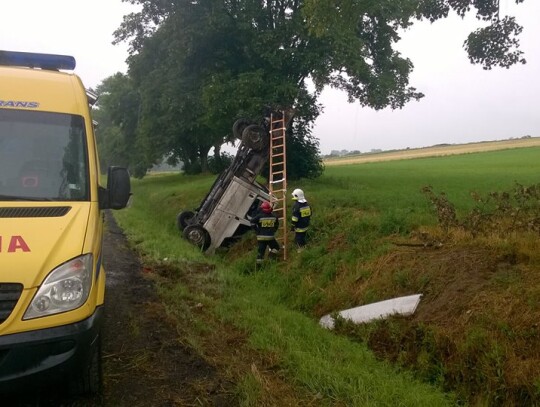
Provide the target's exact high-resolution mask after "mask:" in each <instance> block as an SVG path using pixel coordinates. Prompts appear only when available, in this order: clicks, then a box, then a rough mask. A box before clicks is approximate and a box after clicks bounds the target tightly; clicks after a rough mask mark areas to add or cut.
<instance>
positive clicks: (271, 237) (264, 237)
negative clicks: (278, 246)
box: [257, 235, 274, 240]
mask: <svg viewBox="0 0 540 407" xmlns="http://www.w3.org/2000/svg"><path fill="white" fill-rule="evenodd" d="M257 240H274V236H265V235H257Z"/></svg>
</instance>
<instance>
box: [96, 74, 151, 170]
mask: <svg viewBox="0 0 540 407" xmlns="http://www.w3.org/2000/svg"><path fill="white" fill-rule="evenodd" d="M96 93H97V94H98V101H97V103H96V105H95V107H94V112H93V116H94V118H95V119H96V121H97V122H98V126H97V130H96V136H97V142H98V146H99V150H100V162H101V167H102V168H107V167H108V166H110V165H121V166H124V167H128V168H129V169H130V170H131V173H132V174H133V175H135V176H139V177H141V176H143V175H144V174H145V173H146V168H147V166H148V165H149V164H148V159H147V157H146V156H145V154H144V149H143V148H141V146H140V145H139V144H138V140H137V128H138V122H139V108H140V100H139V96H138V92H137V90H136V89H135V88H134V86H133V83H132V81H131V80H130V78H129V77H128V76H126V75H123V74H121V73H117V74H115V75H113V76H110V77H109V78H107V79H105V80H104V81H103V82H102V83H101V84H100V85H99V86H98V87H97V89H96Z"/></svg>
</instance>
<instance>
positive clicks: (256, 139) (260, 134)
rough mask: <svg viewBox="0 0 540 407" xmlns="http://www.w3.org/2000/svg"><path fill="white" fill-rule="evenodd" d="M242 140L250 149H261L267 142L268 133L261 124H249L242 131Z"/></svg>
mask: <svg viewBox="0 0 540 407" xmlns="http://www.w3.org/2000/svg"><path fill="white" fill-rule="evenodd" d="M242 142H243V143H244V144H245V145H246V146H247V147H249V148H251V149H252V150H255V151H261V150H263V149H264V148H265V147H266V146H267V144H268V133H267V132H266V130H265V129H264V128H263V127H261V126H257V125H256V124H252V125H249V126H247V127H246V128H245V129H244V131H243V132H242Z"/></svg>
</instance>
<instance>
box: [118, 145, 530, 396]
mask: <svg viewBox="0 0 540 407" xmlns="http://www.w3.org/2000/svg"><path fill="white" fill-rule="evenodd" d="M539 152H540V150H539V149H538V148H530V149H529V148H527V149H519V150H508V151H497V152H490V153H481V154H469V155H466V156H453V157H442V158H431V159H418V160H407V161H393V162H386V163H371V164H362V165H351V166H343V167H332V168H329V169H327V170H326V172H325V174H324V175H323V176H322V177H321V178H320V179H318V180H315V181H306V182H303V183H301V184H298V185H289V187H290V188H291V190H292V189H294V188H295V187H302V188H303V189H304V190H305V191H306V194H307V196H308V199H309V200H310V203H311V204H312V205H313V208H314V224H313V227H312V230H311V234H310V244H309V248H308V249H307V250H305V251H304V252H302V253H300V254H297V253H296V252H294V251H293V250H291V251H290V253H291V255H290V258H289V259H288V261H287V263H284V262H278V263H268V264H267V265H265V267H264V269H263V270H261V271H260V272H256V273H253V269H254V258H255V244H254V236H252V235H248V236H245V237H244V238H243V239H242V241H240V242H239V243H237V244H235V245H234V246H232V247H231V248H230V249H227V250H225V249H223V250H219V251H218V253H217V254H216V255H215V256H212V257H207V256H204V255H203V254H202V253H200V252H198V251H197V249H196V248H195V247H193V246H191V245H189V243H187V242H186V241H185V240H184V239H182V238H181V237H180V236H179V233H178V231H177V230H176V226H175V217H176V214H177V213H178V212H180V211H182V210H185V209H193V208H196V207H197V206H198V203H199V202H200V200H201V199H202V198H203V197H204V195H205V194H206V193H207V191H208V188H209V187H210V186H211V184H212V181H213V179H212V177H187V176H181V175H174V176H160V177H149V178H147V179H145V180H143V181H136V182H134V184H133V189H134V202H133V206H132V207H131V208H129V209H128V210H125V211H121V212H118V213H115V215H116V217H117V219H118V221H119V223H120V224H121V226H122V227H123V228H124V229H125V231H126V233H127V235H128V238H129V239H130V241H132V242H133V244H134V246H135V247H136V248H137V249H138V250H139V251H140V252H141V253H142V255H143V256H144V259H145V262H146V264H148V265H149V267H152V268H154V269H156V270H167V271H166V272H162V273H158V274H160V278H157V279H156V280H157V281H158V283H159V287H160V292H161V295H162V298H163V301H164V302H165V304H166V306H167V308H168V309H169V312H170V313H171V315H175V316H176V317H177V318H178V319H179V321H181V324H180V325H182V326H183V328H181V329H180V330H181V332H182V334H184V335H186V337H187V339H186V340H188V341H190V343H191V344H192V345H193V346H196V347H197V348H198V349H200V350H201V352H202V353H203V354H205V355H207V357H208V358H209V359H213V361H214V362H215V363H217V364H220V363H221V364H222V365H223V367H224V368H226V370H227V371H228V374H229V375H230V376H231V380H233V381H234V382H235V383H237V388H238V399H239V401H240V404H242V405H279V403H280V402H283V400H279V401H278V400H277V399H276V397H277V396H276V394H277V393H278V392H280V393H282V394H286V395H287V396H286V397H288V399H287V400H289V401H291V400H295V397H301V398H302V403H299V402H298V400H296V402H297V405H303V404H305V401H306V400H311V401H312V402H313V404H314V405H358V406H366V405H373V406H382V405H392V406H393V405H411V406H413V405H414V406H418V405H429V406H437V405H455V404H456V403H460V404H461V403H472V404H476V405H484V404H485V405H527V404H534V403H538V402H539V400H540V398H539V397H540V396H539V392H538V389H539V388H540V387H539V384H540V381H539V377H540V375H539V373H538V372H539V371H538V368H537V367H536V366H538V365H539V364H538V363H537V362H538V359H537V356H538V354H540V352H539V351H540V349H539V348H538V345H537V344H536V342H535V340H534V339H533V338H534V337H535V332H536V329H537V327H536V325H535V324H536V323H535V322H534V318H537V317H538V316H540V315H537V312H538V311H539V308H540V306H539V305H538V304H539V299H540V294H539V292H538V290H537V289H536V284H535V281H538V279H537V277H540V276H538V275H537V274H538V272H537V271H536V270H538V269H539V268H538V255H536V253H538V252H539V251H538V247H537V245H538V243H537V242H538V238H537V237H538V236H537V235H535V234H534V232H531V231H530V230H529V231H516V230H514V231H512V233H506V234H503V235H496V234H491V233H486V231H484V232H483V233H477V234H476V235H475V236H472V233H470V231H467V230H465V229H464V227H463V224H464V222H461V224H449V225H445V224H443V223H441V217H440V215H439V216H438V212H437V210H439V212H440V209H441V206H442V204H441V202H444V200H441V199H439V200H437V199H433V197H434V196H435V197H440V195H438V194H440V193H441V192H444V197H446V198H447V202H448V205H449V206H451V207H452V208H453V210H454V211H455V217H456V219H458V220H459V221H461V220H463V219H465V218H466V217H467V215H468V214H470V213H471V212H473V211H474V210H478V205H479V201H478V200H476V201H475V200H474V199H471V196H470V195H471V192H473V191H474V192H475V193H477V194H479V195H482V194H489V193H490V192H492V191H503V190H511V188H512V187H513V185H515V183H516V182H518V183H520V184H522V185H529V184H533V183H534V182H536V177H537V174H538V172H539V170H540V163H539V162H538V160H537V156H538V153H539ZM428 186H429V187H431V189H430V190H431V191H432V193H433V194H434V195H431V198H432V199H431V200H430V199H429V196H427V197H426V193H425V188H426V187H428ZM423 190H424V192H422V191H423ZM437 202H439V206H437V204H436V203H437ZM487 206H489V205H487ZM482 210H484V211H485V210H487V209H486V206H483V207H482ZM443 219H444V218H443ZM503 223H504V222H503ZM443 226H444V227H443ZM493 227H494V224H490V226H489V228H488V229H490V228H493ZM414 293H422V294H423V299H422V301H421V304H420V307H419V309H418V312H417V313H416V314H415V316H413V317H412V318H408V319H389V320H385V321H380V322H378V323H374V324H369V325H361V326H351V325H349V324H347V323H346V322H344V321H342V322H340V323H339V324H338V326H337V331H338V333H340V334H341V335H339V334H336V333H332V332H328V331H325V330H323V329H322V328H320V327H319V326H318V325H317V320H318V318H319V317H320V316H322V315H324V314H326V313H331V312H334V311H338V310H341V309H345V308H349V307H353V306H357V305H361V304H366V303H370V302H373V301H378V300H384V299H388V298H392V297H395V296H399V295H408V294H414ZM523 293H525V294H523ZM517 316H520V318H517ZM536 320H538V319H536ZM231 336H233V338H231ZM231 341H232V342H231ZM231 343H233V344H234V347H236V348H238V347H241V348H242V349H244V350H245V351H243V352H242V353H243V354H244V353H247V354H248V355H251V356H250V357H252V358H254V359H253V360H257V361H258V362H257V363H251V364H250V363H249V358H247V359H246V358H241V357H239V355H238V352H237V353H236V356H237V357H236V358H235V357H232V358H231V357H230V356H228V353H229V354H231V353H232V354H234V353H235V352H234V349H231ZM250 352H254V353H250ZM235 360H237V361H238V363H237V365H238V366H235ZM389 362H391V363H389ZM516 369H517V370H516ZM420 380H422V382H420ZM284 389H285V391H284ZM440 389H442V390H446V391H448V393H446V394H444V393H442V392H441V390H440ZM452 394H453V395H452ZM295 395H297V396H295ZM313 400H314V401H313ZM298 403H299V404H298ZM293 404H294V402H293Z"/></svg>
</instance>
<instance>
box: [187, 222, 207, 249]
mask: <svg viewBox="0 0 540 407" xmlns="http://www.w3.org/2000/svg"><path fill="white" fill-rule="evenodd" d="M184 237H185V238H186V239H187V240H189V242H190V243H191V244H194V245H195V246H197V247H199V248H200V249H201V250H206V249H207V248H208V246H210V236H209V235H208V232H207V231H206V230H205V229H204V228H203V227H202V226H200V225H188V226H186V228H185V229H184Z"/></svg>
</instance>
